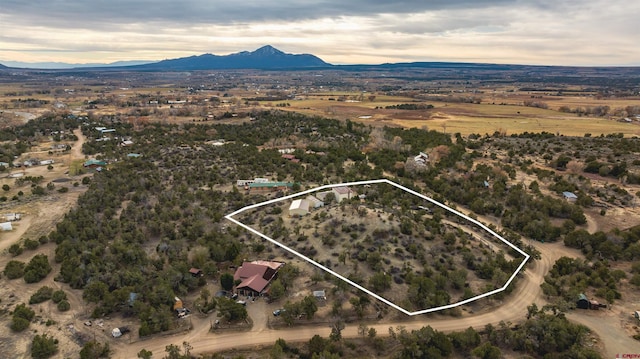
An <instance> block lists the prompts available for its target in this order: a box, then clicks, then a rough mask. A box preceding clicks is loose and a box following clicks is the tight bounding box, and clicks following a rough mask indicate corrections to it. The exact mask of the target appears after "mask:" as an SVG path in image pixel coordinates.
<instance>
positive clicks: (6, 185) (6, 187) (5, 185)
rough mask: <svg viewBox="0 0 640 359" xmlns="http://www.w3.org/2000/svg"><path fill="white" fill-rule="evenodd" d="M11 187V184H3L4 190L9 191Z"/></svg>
mask: <svg viewBox="0 0 640 359" xmlns="http://www.w3.org/2000/svg"><path fill="white" fill-rule="evenodd" d="M10 189H11V187H9V185H8V184H3V185H2V190H3V191H5V192H7V191H9V190H10Z"/></svg>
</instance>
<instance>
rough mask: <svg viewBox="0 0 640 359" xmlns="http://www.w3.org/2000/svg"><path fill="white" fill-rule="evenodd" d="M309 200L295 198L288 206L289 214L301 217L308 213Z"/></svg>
mask: <svg viewBox="0 0 640 359" xmlns="http://www.w3.org/2000/svg"><path fill="white" fill-rule="evenodd" d="M309 204H310V203H309V201H307V200H306V199H295V200H293V202H291V205H290V206H289V215H290V216H292V217H294V216H298V217H302V216H306V215H307V214H309Z"/></svg>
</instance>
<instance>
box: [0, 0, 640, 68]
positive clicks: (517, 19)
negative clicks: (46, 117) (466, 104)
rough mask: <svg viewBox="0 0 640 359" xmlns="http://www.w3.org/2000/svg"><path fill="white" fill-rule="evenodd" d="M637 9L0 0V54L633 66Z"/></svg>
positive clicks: (350, 0) (468, 3)
mask: <svg viewBox="0 0 640 359" xmlns="http://www.w3.org/2000/svg"><path fill="white" fill-rule="evenodd" d="M639 15H640V1H629V0H531V1H525V0H395V1H394V0H278V1H269V0H241V1H229V0H226V1H219V0H28V1H25V0H0V63H3V61H22V62H51V61H56V62H67V63H110V62H115V61H124V60H150V61H159V60H163V59H170V58H178V57H185V56H191V55H200V54H203V53H212V54H216V55H226V54H230V53H234V52H239V51H253V50H255V49H257V48H259V47H261V46H263V45H272V46H274V47H276V48H278V49H279V50H282V51H284V52H287V53H295V54H298V53H310V54H314V55H316V56H318V57H320V58H321V59H323V60H324V61H326V62H329V63H332V64H380V63H387V62H411V61H452V62H482V63H509V64H534V65H578V66H594V65H600V66H612V65H616V66H629V65H632V66H640V30H639V27H638V26H639V24H640V16H639Z"/></svg>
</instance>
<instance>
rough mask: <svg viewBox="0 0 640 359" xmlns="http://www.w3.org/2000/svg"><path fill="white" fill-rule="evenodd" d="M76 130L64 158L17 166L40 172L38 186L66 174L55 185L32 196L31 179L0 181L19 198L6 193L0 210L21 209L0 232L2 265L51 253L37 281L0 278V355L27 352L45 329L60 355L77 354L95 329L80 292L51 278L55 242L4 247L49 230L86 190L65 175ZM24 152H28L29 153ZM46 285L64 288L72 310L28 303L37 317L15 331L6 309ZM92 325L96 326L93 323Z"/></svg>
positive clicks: (34, 174)
mask: <svg viewBox="0 0 640 359" xmlns="http://www.w3.org/2000/svg"><path fill="white" fill-rule="evenodd" d="M76 135H78V137H79V138H80V140H79V141H77V142H76V143H75V144H74V147H73V150H72V151H71V154H65V155H63V157H61V158H63V159H62V160H60V161H56V163H54V165H53V169H48V168H47V166H33V167H28V168H22V169H20V170H18V171H16V172H17V173H22V175H23V176H32V177H37V176H42V177H43V178H44V179H43V181H42V183H41V185H42V186H46V184H47V183H49V182H54V181H55V180H56V179H62V178H65V179H69V181H56V182H54V183H55V184H54V186H55V187H54V190H53V191H51V192H49V193H48V194H46V195H44V196H35V195H32V194H31V187H30V185H27V184H25V185H19V184H17V183H16V179H15V178H10V177H4V178H0V186H1V185H2V184H7V185H9V186H10V187H11V188H10V190H9V191H5V195H7V197H9V198H12V197H13V196H19V198H20V199H19V200H17V201H16V200H11V199H10V200H8V201H7V202H5V203H3V204H2V205H1V206H0V213H1V214H4V213H20V214H21V215H22V219H21V220H19V221H16V222H13V223H12V224H13V230H12V231H9V232H2V233H0V270H4V267H5V266H6V264H7V263H8V262H9V261H10V260H19V261H22V262H25V263H27V262H28V261H29V260H31V258H33V256H35V255H36V254H41V253H42V254H46V255H47V256H48V257H49V262H50V263H51V265H52V271H51V273H50V274H49V275H48V276H47V277H46V278H45V279H44V280H42V281H41V282H39V283H33V284H27V283H25V282H24V280H23V279H22V278H19V279H14V280H8V279H7V278H6V277H4V276H2V278H0V286H1V287H2V288H3V289H2V291H0V309H1V310H2V311H3V312H5V313H6V314H4V315H2V316H0V322H1V323H2V324H1V325H0V342H1V343H2V344H0V357H2V358H29V357H30V354H29V353H30V352H29V350H30V349H29V348H30V345H31V341H32V339H33V336H34V335H35V334H36V333H39V334H41V333H46V334H48V335H51V336H53V337H55V338H56V339H58V341H59V345H58V348H59V353H60V357H72V356H75V355H76V353H77V352H78V351H79V348H80V344H81V343H82V341H83V340H89V339H92V338H94V337H95V336H96V335H97V333H92V330H91V328H89V327H85V326H84V325H83V324H82V322H83V320H82V318H83V317H85V316H86V311H87V308H85V306H84V304H83V300H82V292H81V291H80V290H74V289H71V288H70V287H69V286H68V285H66V284H63V283H58V282H55V281H54V277H55V274H56V273H58V272H59V271H60V265H59V264H56V263H55V262H54V260H53V258H54V255H55V244H54V243H47V244H44V245H40V246H39V247H38V248H36V249H35V250H26V249H25V250H24V252H23V253H21V254H20V255H18V256H16V257H12V255H11V254H10V253H8V250H7V249H8V248H9V247H10V246H11V245H12V244H14V243H22V242H23V241H24V240H25V239H31V240H38V239H39V238H40V237H41V236H46V235H48V234H49V233H50V232H51V231H52V230H53V229H54V228H55V225H56V224H57V223H58V222H60V221H61V220H62V219H63V217H64V215H65V214H66V213H67V212H68V211H69V210H70V209H71V208H73V207H74V206H75V205H76V203H77V200H78V197H79V196H80V195H81V194H82V193H84V191H86V186H82V185H80V186H77V187H76V186H73V185H72V183H73V182H75V181H78V182H79V178H71V177H69V176H68V175H67V171H68V165H69V163H70V161H72V160H75V159H79V158H78V156H79V155H80V156H81V152H80V148H81V147H82V142H83V141H84V138H83V136H82V134H81V133H80V132H79V131H78V133H76ZM24 156H25V157H27V156H29V154H25V155H24ZM80 158H82V157H80ZM16 172H14V173H16ZM62 186H64V187H67V188H68V189H69V191H68V192H66V193H59V192H57V191H56V190H55V189H57V188H60V187H62ZM20 191H22V192H23V195H18V192H20ZM45 285H46V286H49V287H51V288H53V289H54V290H59V289H62V290H64V292H65V293H66V294H67V300H68V301H69V303H70V304H71V310H69V311H67V312H61V311H59V310H58V309H57V306H56V304H54V303H53V302H51V301H47V302H44V303H40V304H35V305H32V308H33V309H34V310H35V312H36V319H35V320H34V321H33V322H32V323H31V325H30V327H29V329H27V330H26V331H25V332H23V333H21V334H20V335H16V334H15V333H13V332H12V331H11V329H10V328H9V323H10V320H11V317H10V315H9V312H10V311H12V310H13V308H15V306H16V305H18V304H20V303H28V302H29V298H30V297H31V295H32V294H33V293H35V292H36V291H37V290H38V288H40V287H42V286H45ZM93 329H94V330H95V328H93ZM109 330H110V329H109Z"/></svg>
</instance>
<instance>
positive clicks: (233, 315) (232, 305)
mask: <svg viewBox="0 0 640 359" xmlns="http://www.w3.org/2000/svg"><path fill="white" fill-rule="evenodd" d="M218 316H219V317H223V318H224V319H226V320H227V321H229V322H235V321H239V320H245V319H247V316H248V314H247V308H246V307H245V306H244V305H242V304H239V303H236V302H235V301H233V300H231V299H229V298H224V297H221V298H218Z"/></svg>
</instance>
